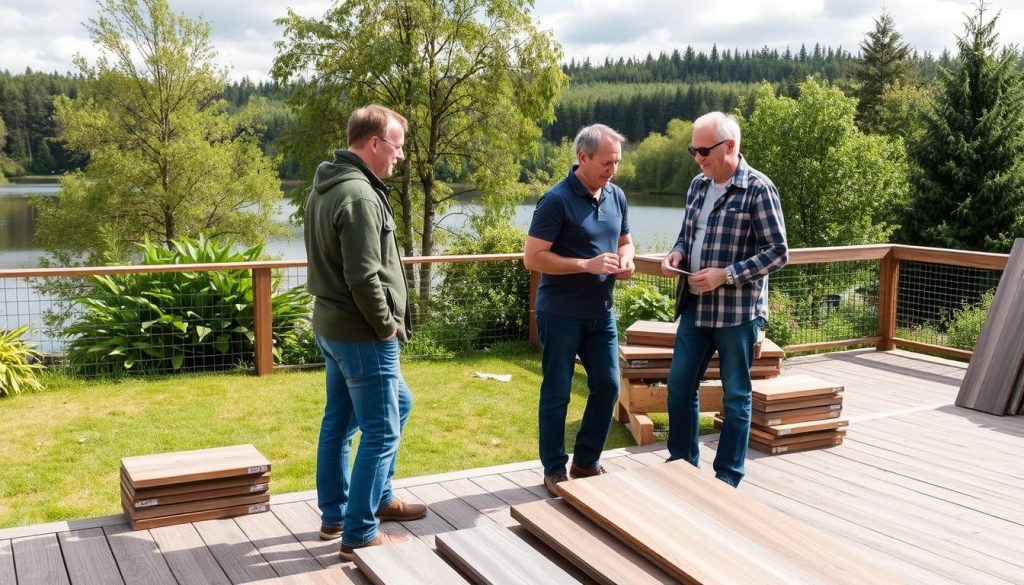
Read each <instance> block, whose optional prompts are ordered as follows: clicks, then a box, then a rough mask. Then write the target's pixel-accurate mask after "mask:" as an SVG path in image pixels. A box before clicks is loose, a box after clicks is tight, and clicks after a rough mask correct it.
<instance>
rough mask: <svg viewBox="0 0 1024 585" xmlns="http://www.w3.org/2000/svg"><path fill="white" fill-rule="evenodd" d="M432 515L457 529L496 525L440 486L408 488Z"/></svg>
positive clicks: (430, 485)
mask: <svg viewBox="0 0 1024 585" xmlns="http://www.w3.org/2000/svg"><path fill="white" fill-rule="evenodd" d="M408 490H409V492H410V493H411V494H413V495H415V496H416V497H417V498H418V499H419V500H420V501H421V502H423V503H424V504H426V505H427V508H428V509H429V510H430V513H433V514H437V515H438V516H440V517H441V518H442V519H444V520H445V521H446V522H448V524H451V525H452V526H453V527H454V528H455V529H462V528H471V527H474V526H486V525H489V524H494V523H495V522H494V521H493V520H491V519H490V518H489V517H488V516H487V515H486V514H484V513H483V512H481V511H480V510H477V509H476V508H474V507H473V506H471V505H469V504H468V503H467V502H464V501H462V499H460V498H459V497H458V496H456V495H455V494H453V493H451V492H450V491H448V490H447V489H446V488H445V487H443V486H442V485H440V484H436V483H435V484H428V485H420V486H415V487H410V488H408Z"/></svg>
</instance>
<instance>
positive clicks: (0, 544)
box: [0, 540, 17, 585]
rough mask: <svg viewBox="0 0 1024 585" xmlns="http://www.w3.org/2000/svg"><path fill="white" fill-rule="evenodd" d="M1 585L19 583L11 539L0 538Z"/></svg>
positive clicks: (15, 584)
mask: <svg viewBox="0 0 1024 585" xmlns="http://www.w3.org/2000/svg"><path fill="white" fill-rule="evenodd" d="M0 585H17V579H16V575H15V574H14V550H13V549H12V548H11V541H9V540H0Z"/></svg>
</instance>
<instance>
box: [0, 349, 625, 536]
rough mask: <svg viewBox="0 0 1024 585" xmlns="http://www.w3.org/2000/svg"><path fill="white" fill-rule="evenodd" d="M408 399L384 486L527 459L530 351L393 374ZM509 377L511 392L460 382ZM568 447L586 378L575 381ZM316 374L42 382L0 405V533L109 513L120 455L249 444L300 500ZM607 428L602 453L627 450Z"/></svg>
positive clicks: (532, 390)
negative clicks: (400, 377) (391, 473)
mask: <svg viewBox="0 0 1024 585" xmlns="http://www.w3.org/2000/svg"><path fill="white" fill-rule="evenodd" d="M402 368H403V373H404V374H405V378H406V381H407V382H408V383H409V386H410V388H412V392H413V396H414V398H415V405H414V407H413V412H412V415H411V417H410V419H409V422H408V424H407V426H406V430H405V433H404V436H403V439H402V446H401V449H400V451H399V460H398V471H397V476H399V477H407V476H417V475H424V474H430V473H439V472H445V471H452V470H459V469H469V468H474V467H483V466H488V465H497V464H501V463H510V462H515V461H525V460H532V459H536V458H537V422H536V416H537V415H536V411H537V397H538V392H539V387H540V379H541V376H540V360H539V356H538V355H537V354H536V353H526V354H521V355H514V356H510V357H499V356H491V355H486V354H479V355H473V356H468V357H461V358H459V359H457V360H455V361H450V362H428V361H406V362H404V363H403V365H402ZM474 371H480V372H491V373H502V374H512V381H511V382H510V383H502V382H496V381H493V380H481V379H477V378H473V377H472V375H473V372H474ZM577 374H578V375H577V376H576V377H575V379H574V386H573V400H572V403H571V405H570V411H569V416H568V419H567V433H566V436H567V442H568V443H569V445H568V446H567V448H568V449H570V450H571V447H572V444H571V443H572V439H573V438H574V437H575V433H576V430H577V429H578V427H579V421H580V417H581V416H582V410H583V406H584V397H585V396H586V392H587V390H586V376H585V375H584V374H583V371H582V369H579V368H578V369H577ZM323 383H324V374H323V370H312V371H304V372H283V373H277V374H275V375H273V376H267V377H264V378H256V377H253V376H249V375H245V374H223V375H191V376H174V377H166V378H158V379H147V380H131V379H129V380H117V381H109V380H108V381H102V380H99V381H80V380H74V379H68V378H63V377H60V376H57V375H53V374H49V375H47V376H45V377H44V384H45V386H46V388H47V389H46V390H45V391H44V392H41V393H33V394H23V395H20V396H15V397H12V398H7V399H3V400H0V437H2V440H0V527H9V526H20V525H26V524H35V523H41V522H52V521H58V520H69V519H74V518H87V517H92V516H98V515H105V514H116V513H119V512H120V504H119V499H118V486H119V480H118V466H119V464H120V459H121V457H125V456H130V455H143V454H148V453H158V452H166V451H180V450H187V449H201V448H207V447H215V446H223V445H232V444H238V443H252V444H253V445H255V446H256V448H257V449H259V451H260V452H261V453H263V454H264V455H265V456H266V457H267V458H269V459H270V461H271V463H272V464H273V470H272V473H271V476H272V480H271V488H272V490H273V492H274V493H286V492H293V491H302V490H308V489H313V487H314V467H315V456H316V441H317V432H318V429H319V426H320V419H321V416H322V412H323V393H324V392H323ZM633 444H634V442H633V439H632V436H631V435H630V434H629V431H628V430H627V429H626V428H625V427H624V426H622V425H621V424H618V423H613V424H612V430H611V433H610V435H609V438H608V441H607V443H606V448H608V449H612V448H617V447H624V446H628V445H633Z"/></svg>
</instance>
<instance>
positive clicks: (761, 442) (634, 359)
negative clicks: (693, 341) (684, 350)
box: [617, 321, 847, 454]
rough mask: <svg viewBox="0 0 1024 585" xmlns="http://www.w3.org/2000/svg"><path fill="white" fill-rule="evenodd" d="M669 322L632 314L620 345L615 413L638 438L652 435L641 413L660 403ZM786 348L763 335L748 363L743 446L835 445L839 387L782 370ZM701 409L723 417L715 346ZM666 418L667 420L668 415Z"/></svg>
mask: <svg viewBox="0 0 1024 585" xmlns="http://www.w3.org/2000/svg"><path fill="white" fill-rule="evenodd" d="M676 327H677V326H676V324H675V323H662V322H657V321H637V322H636V323H634V324H633V325H631V326H630V327H629V328H628V329H627V330H626V343H625V344H621V345H619V357H620V364H619V365H620V368H619V369H620V372H621V374H622V383H621V385H620V391H619V406H618V409H617V411H618V412H617V419H618V420H619V421H620V422H623V423H625V424H626V425H627V426H629V428H630V431H631V432H632V433H633V436H634V438H636V440H637V443H638V444H641V445H642V444H646V443H651V442H653V440H654V439H653V428H654V425H653V423H652V422H651V420H650V418H649V417H647V416H646V414H647V413H650V412H665V411H666V410H667V400H668V387H667V385H666V382H667V380H668V372H669V369H670V368H671V366H672V359H673V356H672V353H673V352H672V348H673V346H674V345H675V338H676ZM784 356H785V353H784V352H783V351H782V349H781V348H779V346H778V345H776V344H775V343H774V342H772V340H770V339H767V338H765V337H764V336H763V335H762V337H761V338H760V339H759V340H758V343H757V346H756V347H755V351H754V361H753V362H752V364H751V368H750V377H751V379H752V383H753V409H752V413H751V425H750V447H751V448H753V449H757V450H758V451H762V452H764V453H773V454H774V453H786V452H792V451H802V450H806V449H816V448H819V447H826V446H831V445H839V444H842V442H843V436H844V435H845V434H846V429H845V428H844V427H845V426H846V424H847V421H846V419H844V418H841V416H840V415H841V414H842V408H843V387H842V386H839V385H837V384H834V383H832V382H829V381H828V380H822V379H819V378H816V377H813V376H808V375H803V374H798V375H788V376H786V375H782V358H783V357H784ZM700 403H701V410H702V411H704V412H717V414H716V416H715V426H716V427H720V425H721V422H722V416H721V414H722V386H721V383H720V382H719V366H718V354H717V353H716V354H715V355H714V356H713V357H712V358H711V364H710V365H709V366H708V370H707V373H706V374H705V376H704V381H703V382H702V383H701V387H700ZM670 424H671V421H670Z"/></svg>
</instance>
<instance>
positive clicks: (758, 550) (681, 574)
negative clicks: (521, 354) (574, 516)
mask: <svg viewBox="0 0 1024 585" xmlns="http://www.w3.org/2000/svg"><path fill="white" fill-rule="evenodd" d="M558 488H559V491H560V492H561V494H562V497H563V498H565V499H566V500H567V501H568V502H569V503H570V504H572V505H573V506H574V507H575V508H576V509H578V510H580V511H581V512H582V513H583V514H584V515H586V516H587V517H589V518H591V519H592V520H594V521H595V522H597V523H598V524H600V525H601V526H603V527H604V528H606V529H607V530H609V531H611V532H612V533H613V534H615V535H616V536H618V537H619V538H621V539H622V540H623V541H624V542H626V543H628V544H629V545H630V546H632V547H634V548H635V549H636V550H638V551H640V552H641V553H642V554H644V555H645V556H646V557H647V558H649V559H650V560H652V561H653V562H654V563H655V564H657V565H658V566H660V567H661V568H662V569H664V570H665V571H667V572H668V573H669V574H671V575H673V576H674V577H675V578H676V579H679V580H680V581H682V582H684V583H691V584H702V585H713V584H714V585H717V584H722V585H725V584H729V585H742V584H748V583H749V584H757V585H769V584H780V585H782V584H785V585H796V584H821V585H825V584H830V585H832V584H834V585H855V584H856V585H865V584H879V585H882V584H884V585H893V584H896V583H901V582H902V581H901V580H900V579H899V578H898V577H897V576H895V575H892V574H889V573H886V572H884V571H883V570H881V569H878V568H876V567H874V566H873V565H871V563H869V562H868V561H867V560H866V559H863V558H861V557H859V556H858V555H856V554H855V553H854V552H853V551H851V550H847V549H845V548H842V547H841V546H839V545H837V544H835V543H834V542H833V541H831V540H830V539H829V537H828V536H827V535H826V534H824V533H820V532H818V531H815V530H812V529H811V528H809V527H807V526H805V525H803V524H801V523H800V522H798V521H797V520H794V519H793V518H791V517H790V516H788V515H786V514H783V513H782V512H779V511H778V510H775V509H774V508H771V507H769V506H767V505H765V504H762V503H761V502H759V501H757V500H756V499H754V498H752V497H750V496H748V495H747V494H745V493H743V491H742V489H739V490H737V489H734V488H732V487H730V486H728V485H726V484H725V483H723V482H720V481H718V480H716V479H715V478H714V477H712V476H711V475H710V474H708V473H705V472H702V471H700V470H698V469H696V468H694V467H693V466H692V465H690V464H689V463H687V462H685V461H673V462H670V463H665V464H661V465H653V466H650V467H646V468H643V469H633V470H624V471H617V472H615V473H609V474H605V475H600V476H596V477H591V478H586V479H578V480H573V481H568V482H563V483H561V484H559V485H558Z"/></svg>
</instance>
